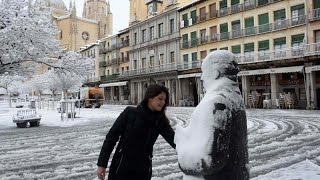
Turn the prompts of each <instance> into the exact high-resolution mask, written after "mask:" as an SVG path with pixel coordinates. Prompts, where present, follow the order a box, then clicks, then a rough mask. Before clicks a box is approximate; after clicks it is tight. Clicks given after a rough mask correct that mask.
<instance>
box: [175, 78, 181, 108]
mask: <svg viewBox="0 0 320 180" xmlns="http://www.w3.org/2000/svg"><path fill="white" fill-rule="evenodd" d="M180 99H181V82H180V79H179V78H177V79H176V104H177V106H179V100H180Z"/></svg>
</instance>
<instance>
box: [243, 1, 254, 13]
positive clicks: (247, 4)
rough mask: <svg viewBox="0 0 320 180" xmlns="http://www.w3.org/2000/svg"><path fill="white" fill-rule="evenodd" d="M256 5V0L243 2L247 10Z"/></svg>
mask: <svg viewBox="0 0 320 180" xmlns="http://www.w3.org/2000/svg"><path fill="white" fill-rule="evenodd" d="M255 7H256V1H255V0H249V1H245V2H244V3H243V9H244V10H245V11H247V10H249V9H253V8H255Z"/></svg>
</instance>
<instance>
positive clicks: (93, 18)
mask: <svg viewBox="0 0 320 180" xmlns="http://www.w3.org/2000/svg"><path fill="white" fill-rule="evenodd" d="M35 5H41V6H44V7H47V8H50V10H51V12H52V16H53V22H54V23H55V24H56V25H57V28H58V30H59V33H58V34H57V36H56V38H57V39H58V40H60V42H61V46H62V47H63V49H64V50H66V51H79V50H80V47H83V46H84V45H86V44H90V43H94V42H96V41H97V40H98V39H101V38H103V37H106V36H108V35H111V34H112V31H113V26H112V21H113V15H112V13H111V11H110V4H109V2H108V1H106V0H86V1H85V2H84V5H83V7H84V8H83V13H82V17H78V16H77V9H76V7H75V0H73V1H72V0H70V5H69V8H68V9H67V8H66V5H65V4H64V2H63V1H62V0H36V1H35Z"/></svg>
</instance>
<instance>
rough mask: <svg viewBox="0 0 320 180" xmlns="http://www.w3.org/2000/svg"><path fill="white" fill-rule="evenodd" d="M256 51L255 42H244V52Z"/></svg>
mask: <svg viewBox="0 0 320 180" xmlns="http://www.w3.org/2000/svg"><path fill="white" fill-rule="evenodd" d="M252 51H254V43H247V44H244V52H252Z"/></svg>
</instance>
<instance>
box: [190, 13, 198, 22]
mask: <svg viewBox="0 0 320 180" xmlns="http://www.w3.org/2000/svg"><path fill="white" fill-rule="evenodd" d="M190 16H191V19H192V24H195V23H196V21H197V10H193V11H191V12H190Z"/></svg>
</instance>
